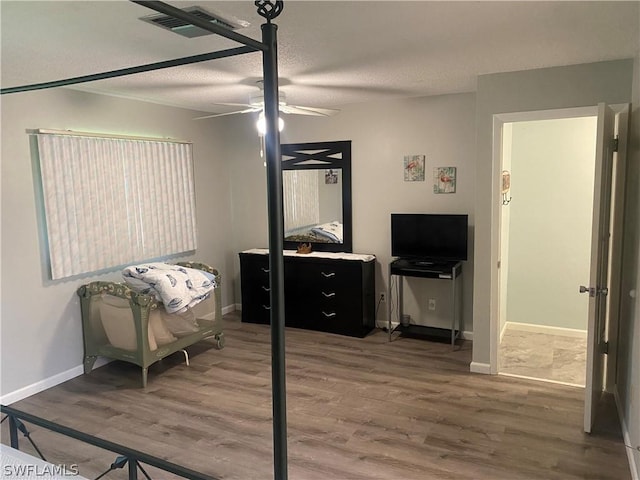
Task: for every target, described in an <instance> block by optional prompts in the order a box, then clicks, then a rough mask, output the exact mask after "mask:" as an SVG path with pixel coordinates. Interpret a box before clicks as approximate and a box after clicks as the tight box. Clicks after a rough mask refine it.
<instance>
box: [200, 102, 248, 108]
mask: <svg viewBox="0 0 640 480" xmlns="http://www.w3.org/2000/svg"><path fill="white" fill-rule="evenodd" d="M210 105H220V106H222V107H245V108H248V107H254V105H251V104H250V103H217V102H216V103H211V104H210Z"/></svg>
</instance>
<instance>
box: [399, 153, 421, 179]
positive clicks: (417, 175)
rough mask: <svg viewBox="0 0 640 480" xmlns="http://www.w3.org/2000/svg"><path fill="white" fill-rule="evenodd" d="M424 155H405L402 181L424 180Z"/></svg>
mask: <svg viewBox="0 0 640 480" xmlns="http://www.w3.org/2000/svg"><path fill="white" fill-rule="evenodd" d="M425 158H426V157H425V156H424V155H405V157H404V181H405V182H424V163H425Z"/></svg>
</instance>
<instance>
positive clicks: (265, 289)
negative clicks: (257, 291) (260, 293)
mask: <svg viewBox="0 0 640 480" xmlns="http://www.w3.org/2000/svg"><path fill="white" fill-rule="evenodd" d="M260 286H261V287H262V290H264V291H265V292H270V291H271V288H269V287H265V286H264V285H260Z"/></svg>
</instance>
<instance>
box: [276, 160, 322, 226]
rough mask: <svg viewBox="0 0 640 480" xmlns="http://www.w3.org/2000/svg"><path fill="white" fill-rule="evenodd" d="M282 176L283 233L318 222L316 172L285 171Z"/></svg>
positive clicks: (318, 208)
mask: <svg viewBox="0 0 640 480" xmlns="http://www.w3.org/2000/svg"><path fill="white" fill-rule="evenodd" d="M283 173H284V175H283V176H282V190H283V193H282V194H283V197H284V206H283V210H284V228H285V231H288V230H293V229H296V228H300V227H306V226H309V225H317V224H318V222H319V221H320V207H319V201H318V170H285V171H284V172H283Z"/></svg>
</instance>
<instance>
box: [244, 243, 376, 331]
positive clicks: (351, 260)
mask: <svg viewBox="0 0 640 480" xmlns="http://www.w3.org/2000/svg"><path fill="white" fill-rule="evenodd" d="M240 281H241V288H242V321H243V322H250V323H264V324H268V323H270V317H269V313H270V301H269V255H268V251H267V250H266V249H253V250H247V251H244V252H241V253H240ZM284 295H285V325H286V326H287V327H295V328H306V329H310V330H320V331H323V332H330V333H338V334H341V335H349V336H354V337H364V336H365V335H367V334H368V333H369V332H370V331H371V330H373V328H374V327H375V257H374V256H373V255H359V254H350V253H331V252H314V253H311V254H304V255H303V254H297V253H295V252H294V251H289V250H285V255H284Z"/></svg>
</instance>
